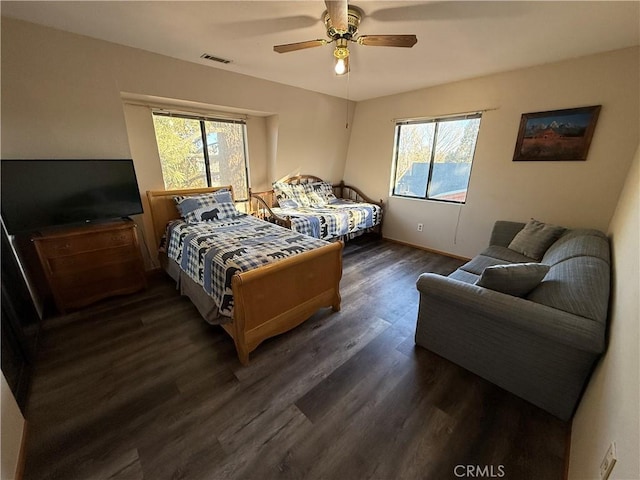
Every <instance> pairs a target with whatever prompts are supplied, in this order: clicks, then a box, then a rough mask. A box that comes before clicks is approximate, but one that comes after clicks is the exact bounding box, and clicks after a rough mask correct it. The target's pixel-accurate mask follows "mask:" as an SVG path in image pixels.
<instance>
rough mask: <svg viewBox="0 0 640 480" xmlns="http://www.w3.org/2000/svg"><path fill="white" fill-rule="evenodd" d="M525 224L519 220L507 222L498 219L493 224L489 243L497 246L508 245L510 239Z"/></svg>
mask: <svg viewBox="0 0 640 480" xmlns="http://www.w3.org/2000/svg"><path fill="white" fill-rule="evenodd" d="M524 226H525V224H524V223H520V222H509V221H506V220H498V221H497V222H496V223H495V224H494V225H493V230H492V231H491V239H490V240H489V245H498V246H499V247H508V246H509V244H510V243H511V240H513V238H514V237H515V236H516V235H517V234H518V232H519V231H520V230H522V229H523V228H524Z"/></svg>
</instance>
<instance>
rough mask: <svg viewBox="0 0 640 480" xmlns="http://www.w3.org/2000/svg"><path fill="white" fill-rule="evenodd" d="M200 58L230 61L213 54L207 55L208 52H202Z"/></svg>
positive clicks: (223, 61) (213, 60) (222, 61)
mask: <svg viewBox="0 0 640 480" xmlns="http://www.w3.org/2000/svg"><path fill="white" fill-rule="evenodd" d="M200 58H205V59H207V60H211V61H212V62H219V63H231V60H227V59H226V58H220V57H214V56H213V55H209V54H208V53H203V54H202V55H200Z"/></svg>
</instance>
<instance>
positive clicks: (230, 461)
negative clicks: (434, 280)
mask: <svg viewBox="0 0 640 480" xmlns="http://www.w3.org/2000/svg"><path fill="white" fill-rule="evenodd" d="M460 263H462V262H458V261H456V260H452V259H450V258H447V257H443V256H439V255H435V254H431V253H427V252H424V251H420V250H417V249H413V248H410V247H406V246H401V245H396V244H392V243H387V242H381V241H378V240H375V241H372V240H364V241H359V242H358V241H356V242H352V243H350V244H349V245H347V247H346V249H345V255H344V276H343V280H342V285H341V291H342V299H343V302H342V307H343V308H342V311H340V312H339V313H332V312H331V311H330V309H327V310H326V311H322V312H318V313H317V314H315V315H314V316H313V317H312V318H311V319H309V320H308V321H307V322H305V323H304V324H302V325H301V326H300V327H298V328H296V329H295V330H293V331H291V332H288V333H286V334H284V335H281V336H279V337H276V338H274V339H270V340H268V341H266V342H265V343H263V344H262V345H261V346H260V347H258V349H257V350H256V351H255V352H254V353H253V354H252V355H251V364H250V365H249V366H248V367H242V366H241V365H240V363H239V362H238V360H237V357H236V354H235V350H234V347H233V342H232V341H231V339H230V338H229V337H228V336H227V335H226V334H225V333H224V332H223V330H222V329H221V328H220V327H215V326H210V325H207V324H206V323H205V322H204V321H203V320H201V318H200V317H199V316H198V313H197V312H196V310H195V309H194V308H193V307H192V306H191V304H190V303H189V301H188V300H186V299H184V298H181V297H180V296H179V295H178V294H177V292H176V291H175V288H174V287H173V285H172V284H171V282H170V281H169V280H168V279H167V278H165V277H164V276H160V275H159V276H157V278H155V279H153V280H152V281H151V285H150V288H149V289H148V290H147V291H145V292H143V293H140V294H137V295H132V296H128V297H122V298H118V299H112V300H109V301H106V302H103V303H100V304H97V305H96V306H94V307H91V308H89V309H86V310H83V311H82V312H76V313H74V314H71V315H67V316H62V317H56V318H52V319H50V320H48V321H46V322H45V325H44V328H43V332H42V334H41V340H40V348H39V355H38V362H37V365H36V369H35V374H34V378H33V383H32V390H31V395H30V398H29V403H28V409H27V419H28V422H29V423H28V440H27V457H26V459H27V460H26V461H27V464H26V470H25V478H26V479H38V480H43V479H54V478H55V479H64V480H71V479H82V480H87V479H142V478H144V479H147V480H149V479H152V480H156V479H207V480H209V479H227V478H229V479H230V478H237V479H271V478H286V479H301V478H324V479H360V478H376V479H414V478H415V479H434V480H440V479H448V478H452V479H453V478H458V477H457V476H456V475H455V473H458V474H459V473H460V472H463V470H460V468H458V469H457V470H456V471H455V472H454V468H455V467H456V465H463V466H464V465H479V466H481V467H485V466H487V467H488V468H493V473H494V478H495V477H497V475H498V474H499V473H500V472H501V471H502V472H503V473H504V476H502V477H501V478H507V479H517V480H522V479H536V480H540V479H542V480H549V479H561V478H562V476H563V469H564V456H565V440H566V435H567V430H568V428H569V427H568V425H567V424H565V423H562V422H560V421H559V420H557V419H555V418H553V417H552V416H550V415H549V414H546V413H545V412H543V411H541V410H540V409H538V408H536V407H534V406H532V405H530V404H528V403H527V402H525V401H523V400H521V399H519V398H517V397H515V396H513V395H511V394H509V393H507V392H505V391H503V390H501V389H499V388H497V387H495V386H493V385H491V384H489V383H487V382H486V381H484V380H482V379H480V378H479V377H477V376H475V375H473V374H471V373H469V372H467V371H466V370H463V369H462V368H460V367H458V366H456V365H454V364H452V363H450V362H448V361H446V360H444V359H442V358H440V357H438V356H436V355H434V354H432V353H430V352H428V351H426V350H424V349H422V348H420V347H416V346H415V345H414V341H413V335H414V328H415V321H416V314H417V304H418V292H417V291H416V289H415V281H416V278H417V277H418V275H419V274H420V273H421V272H425V271H431V272H438V273H443V274H446V273H449V272H450V271H452V270H454V269H455V268H456V267H457V266H458V265H459V264H460ZM283 295H286V292H283ZM491 466H493V467H491ZM500 466H502V467H500ZM465 468H466V467H465ZM485 473H486V474H487V475H485V478H488V476H489V475H488V473H489V470H485Z"/></svg>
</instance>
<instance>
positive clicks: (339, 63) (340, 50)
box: [333, 38, 349, 75]
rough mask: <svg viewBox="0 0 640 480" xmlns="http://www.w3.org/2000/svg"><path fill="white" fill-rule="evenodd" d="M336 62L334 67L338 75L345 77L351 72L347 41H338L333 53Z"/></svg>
mask: <svg viewBox="0 0 640 480" xmlns="http://www.w3.org/2000/svg"><path fill="white" fill-rule="evenodd" d="M333 56H334V57H335V59H336V62H335V64H334V66H333V69H334V71H335V72H336V74H337V75H344V74H345V73H347V71H348V70H349V49H348V48H347V40H346V39H344V38H339V39H338V40H336V48H335V50H334V51H333Z"/></svg>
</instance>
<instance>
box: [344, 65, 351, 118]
mask: <svg viewBox="0 0 640 480" xmlns="http://www.w3.org/2000/svg"><path fill="white" fill-rule="evenodd" d="M350 78H351V69H347V118H346V122H345V125H344V128H346V129H349V79H350Z"/></svg>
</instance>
